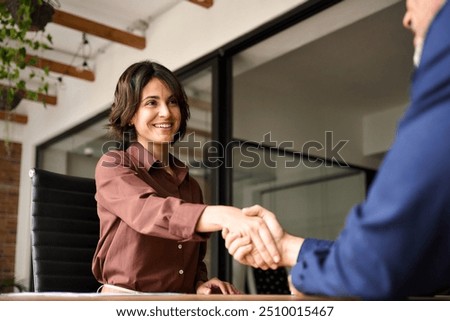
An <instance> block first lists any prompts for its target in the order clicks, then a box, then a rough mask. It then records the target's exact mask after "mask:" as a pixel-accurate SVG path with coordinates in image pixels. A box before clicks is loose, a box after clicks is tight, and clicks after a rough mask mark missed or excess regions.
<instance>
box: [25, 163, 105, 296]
mask: <svg viewBox="0 0 450 321" xmlns="http://www.w3.org/2000/svg"><path fill="white" fill-rule="evenodd" d="M30 178H31V181H32V195H31V198H32V199H31V253H32V263H33V264H32V269H33V281H34V291H35V292H96V290H97V289H98V287H99V286H100V284H99V283H98V282H97V280H96V279H95V278H94V276H93V275H92V272H91V262H92V257H93V254H94V251H95V248H96V246H97V242H98V237H99V219H98V216H97V204H96V201H95V198H94V194H95V181H94V179H90V178H83V177H74V176H68V175H62V174H57V173H53V172H49V171H45V170H42V169H37V168H35V169H32V170H30Z"/></svg>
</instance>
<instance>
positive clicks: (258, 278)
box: [247, 267, 291, 294]
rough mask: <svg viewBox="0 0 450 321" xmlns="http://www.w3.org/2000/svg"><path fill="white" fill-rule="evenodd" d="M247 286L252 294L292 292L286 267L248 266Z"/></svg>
mask: <svg viewBox="0 0 450 321" xmlns="http://www.w3.org/2000/svg"><path fill="white" fill-rule="evenodd" d="M247 287H248V289H249V292H250V293H251V294H291V291H290V290H289V284H288V273H287V270H286V268H285V267H279V268H278V269H276V270H271V269H268V270H262V269H256V268H252V267H248V269H247Z"/></svg>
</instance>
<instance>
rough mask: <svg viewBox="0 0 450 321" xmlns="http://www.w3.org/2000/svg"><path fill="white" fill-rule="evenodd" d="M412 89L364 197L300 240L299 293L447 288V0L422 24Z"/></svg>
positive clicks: (366, 294) (388, 293)
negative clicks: (316, 234)
mask: <svg viewBox="0 0 450 321" xmlns="http://www.w3.org/2000/svg"><path fill="white" fill-rule="evenodd" d="M386 76H388V75H386ZM411 93H412V94H411V105H410V107H409V108H408V109H407V111H406V113H405V115H404V116H403V118H402V119H401V121H400V123H399V126H398V131H397V135H396V138H395V141H394V143H393V145H392V148H391V150H390V151H389V152H388V154H387V155H386V157H385V159H384V161H383V163H382V165H381V166H380V169H379V172H378V174H377V177H376V179H375V181H374V183H373V184H372V186H371V188H370V190H369V194H368V196H367V199H366V201H364V202H363V203H361V204H359V205H357V206H355V207H354V208H353V209H352V210H351V212H350V213H349V216H348V218H347V221H346V224H345V227H344V229H343V231H342V232H341V233H340V235H339V237H338V238H337V239H336V240H335V241H334V242H327V241H319V240H314V239H307V240H305V243H304V244H303V246H302V248H301V250H300V253H299V256H298V262H297V264H296V266H294V267H293V269H292V280H293V284H294V286H295V287H296V288H297V289H298V290H299V291H301V292H304V293H314V294H324V295H331V296H357V297H360V298H363V299H400V298H405V297H407V296H415V295H431V294H435V293H437V292H439V291H440V290H442V289H445V288H450V3H447V4H446V5H444V7H443V8H442V9H441V11H440V12H439V13H438V15H437V16H436V18H435V19H434V21H433V23H432V25H431V26H430V29H429V30H428V34H427V37H426V40H425V44H424V49H423V55H422V60H421V63H420V66H419V67H418V68H417V69H416V71H415V73H414V76H413V83H412V88H411Z"/></svg>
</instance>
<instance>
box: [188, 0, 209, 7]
mask: <svg viewBox="0 0 450 321" xmlns="http://www.w3.org/2000/svg"><path fill="white" fill-rule="evenodd" d="M189 1H190V2H192V3H195V4H198V5H200V6H202V7H205V8H210V7H212V5H213V4H214V0H189Z"/></svg>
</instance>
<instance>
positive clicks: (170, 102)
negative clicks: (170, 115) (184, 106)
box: [169, 98, 178, 106]
mask: <svg viewBox="0 0 450 321" xmlns="http://www.w3.org/2000/svg"><path fill="white" fill-rule="evenodd" d="M169 105H171V106H175V105H178V102H177V100H176V99H175V98H173V99H170V100H169Z"/></svg>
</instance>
